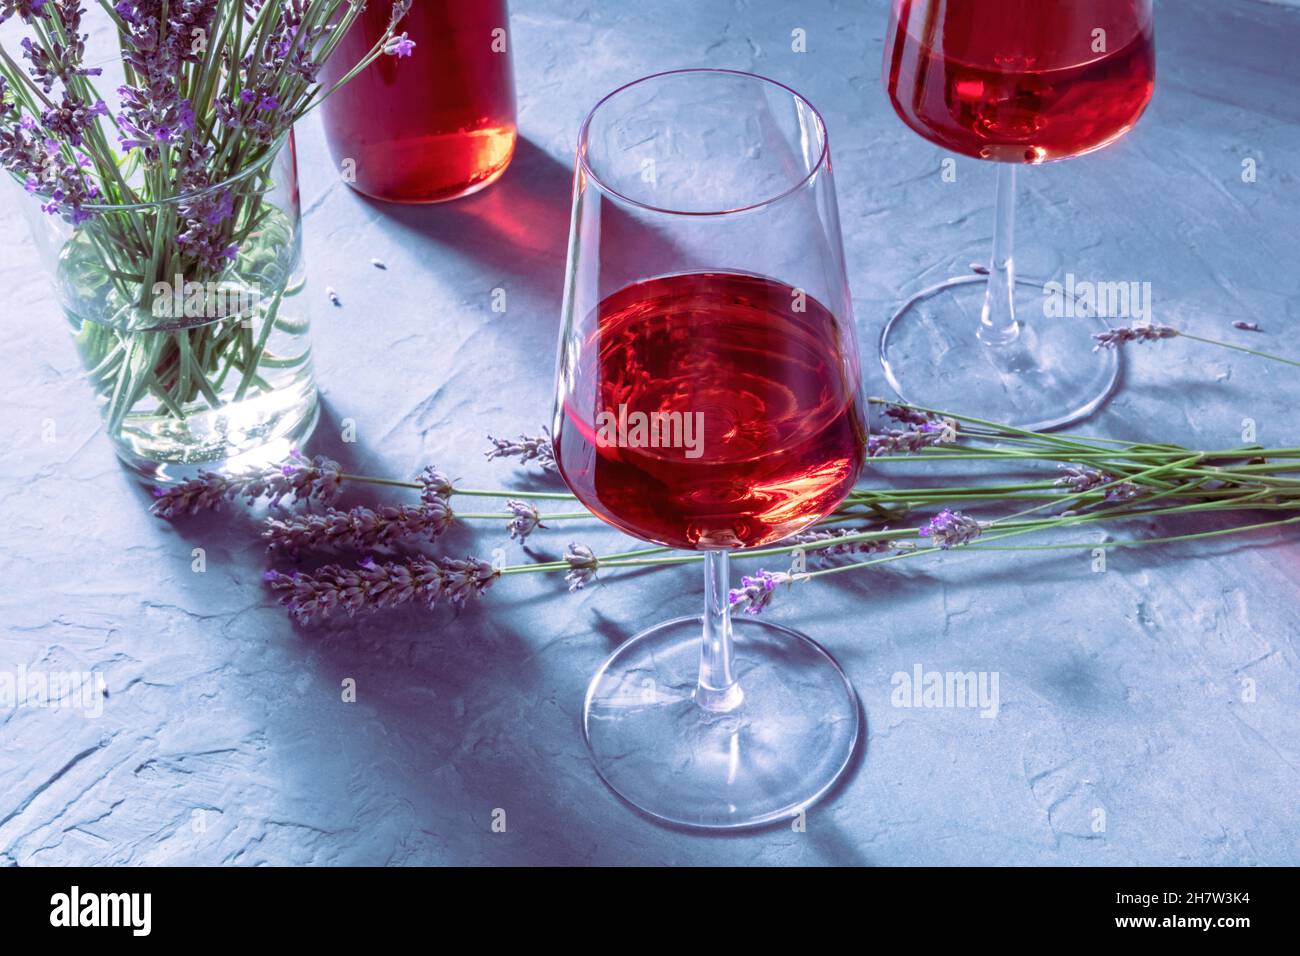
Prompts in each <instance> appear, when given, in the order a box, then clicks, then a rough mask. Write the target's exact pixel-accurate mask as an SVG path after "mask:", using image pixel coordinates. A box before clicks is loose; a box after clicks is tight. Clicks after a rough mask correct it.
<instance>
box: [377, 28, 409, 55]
mask: <svg viewBox="0 0 1300 956" xmlns="http://www.w3.org/2000/svg"><path fill="white" fill-rule="evenodd" d="M414 49H415V41H414V40H412V39H411V38H410V37H408V36H407V35H406V34H405V33H402V34H399V35H398V36H393V37H389V38H388V42H387V43H385V44H384V52H385V53H387V54H388V55H389V56H395V57H399V58H400V57H408V56H410V55H411V51H413V50H414Z"/></svg>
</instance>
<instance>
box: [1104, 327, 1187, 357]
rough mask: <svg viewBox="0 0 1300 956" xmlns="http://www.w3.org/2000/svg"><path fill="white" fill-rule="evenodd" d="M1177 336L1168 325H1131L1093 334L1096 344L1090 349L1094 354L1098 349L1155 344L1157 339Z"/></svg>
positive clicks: (1173, 329) (1175, 330)
mask: <svg viewBox="0 0 1300 956" xmlns="http://www.w3.org/2000/svg"><path fill="white" fill-rule="evenodd" d="M1177 334H1178V330H1177V329H1175V328H1174V327H1173V326H1170V325H1152V324H1150V323H1146V324H1142V325H1131V326H1129V327H1127V328H1123V329H1111V328H1108V329H1106V331H1105V332H1094V333H1093V335H1092V337H1093V338H1094V339H1095V340H1096V341H1097V344H1096V345H1094V346H1093V347H1092V350H1093V351H1094V352H1096V351H1097V350H1099V349H1103V348H1107V349H1113V348H1118V347H1119V346H1121V345H1123V344H1124V343H1125V342H1155V341H1157V340H1158V339H1172V338H1173V337H1174V336H1176V335H1177Z"/></svg>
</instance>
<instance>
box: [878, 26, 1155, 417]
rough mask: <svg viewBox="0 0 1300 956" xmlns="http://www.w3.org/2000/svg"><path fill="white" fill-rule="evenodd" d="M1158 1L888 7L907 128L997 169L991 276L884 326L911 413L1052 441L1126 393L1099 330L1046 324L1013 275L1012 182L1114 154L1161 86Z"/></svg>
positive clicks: (1080, 318) (935, 289)
mask: <svg viewBox="0 0 1300 956" xmlns="http://www.w3.org/2000/svg"><path fill="white" fill-rule="evenodd" d="M1154 77H1155V47H1154V39H1153V18H1152V9H1151V2H1150V0H964V2H960V3H957V2H949V0H894V2H893V4H892V8H891V16H890V23H889V29H888V33H887V36H886V41H885V58H884V65H883V83H884V87H885V90H886V92H887V94H888V96H889V100H890V103H891V104H892V105H893V107H894V111H895V112H896V113H897V114H898V116H899V117H900V118H901V119H902V120H903V122H904V123H906V124H907V125H908V126H909V127H910V128H911V129H913V130H914V131H916V132H917V133H919V134H920V135H921V136H923V137H925V138H926V139H927V140H929V141H930V142H933V143H935V144H937V145H939V146H942V147H944V148H946V149H950V150H953V151H954V152H957V153H959V154H962V155H965V156H971V157H974V158H977V159H983V160H989V161H993V162H995V163H996V167H997V182H998V187H997V198H996V203H995V217H994V231H993V250H992V254H991V256H990V259H989V264H988V266H987V267H986V268H983V267H982V268H980V269H979V270H978V272H977V273H976V274H973V275H965V276H958V277H954V278H952V279H949V280H947V281H945V282H941V283H939V284H938V285H934V286H930V287H928V288H925V289H923V290H922V291H920V292H918V293H917V294H916V295H914V296H912V297H911V298H910V299H908V300H907V301H906V302H905V303H904V304H903V305H902V306H901V307H900V308H899V310H898V311H897V312H895V313H894V315H893V316H892V317H891V318H890V319H889V320H888V321H887V323H886V324H885V328H884V330H883V332H882V335H881V340H880V360H881V365H882V367H883V369H884V373H885V379H886V381H887V382H889V384H890V386H891V387H892V388H893V389H894V391H895V392H897V393H898V395H899V396H900V397H902V398H903V399H904V400H905V401H909V402H912V403H914V404H919V405H923V406H926V407H930V408H944V409H954V410H960V411H963V412H965V413H967V414H970V415H973V416H976V417H980V418H985V419H992V420H997V421H1001V422H1004V423H1007V424H1010V425H1014V426H1017V427H1020V428H1026V429H1033V430H1050V429H1054V428H1060V427H1063V426H1065V425H1067V424H1070V423H1072V422H1076V421H1078V420H1080V419H1082V418H1085V417H1087V416H1088V415H1091V414H1092V413H1093V412H1095V411H1096V410H1097V409H1098V408H1100V407H1101V406H1102V405H1103V404H1104V403H1105V402H1106V401H1107V399H1108V398H1109V397H1110V395H1111V393H1112V392H1113V390H1114V388H1115V387H1116V385H1117V383H1118V381H1119V367H1120V355H1119V353H1118V351H1116V350H1109V349H1106V350H1101V351H1097V350H1096V349H1095V348H1094V346H1095V342H1094V341H1093V339H1092V335H1093V333H1095V332H1098V331H1101V330H1102V329H1104V328H1105V327H1106V321H1105V318H1106V317H1104V316H1099V315H1097V314H1096V313H1095V312H1094V311H1092V310H1091V309H1090V308H1089V307H1088V306H1087V304H1086V303H1082V302H1080V303H1077V308H1072V309H1070V310H1069V313H1070V314H1071V315H1072V316H1073V318H1071V319H1064V318H1060V317H1059V316H1058V317H1054V316H1051V315H1050V314H1049V310H1048V309H1047V308H1046V306H1045V296H1044V284H1043V283H1042V282H1038V281H1034V280H1030V279H1027V278H1025V277H1023V276H1019V275H1017V271H1016V266H1015V258H1014V254H1013V247H1014V221H1015V217H1014V211H1015V183H1016V169H1017V167H1018V166H1021V165H1039V164H1042V163H1048V162H1053V161H1056V160H1060V159H1067V158H1071V157H1074V156H1080V155H1083V154H1085V153H1089V152H1093V151H1095V150H1098V149H1101V148H1102V147H1104V146H1107V145H1109V144H1110V143H1113V142H1114V141H1115V140H1117V139H1119V138H1120V137H1121V136H1123V135H1124V134H1125V133H1127V132H1128V130H1129V129H1131V128H1132V126H1133V125H1134V124H1135V123H1136V122H1137V120H1138V118H1139V117H1140V116H1141V114H1142V112H1143V111H1144V110H1145V109H1146V106H1147V103H1148V102H1149V100H1150V98H1151V94H1152V90H1153V87H1154Z"/></svg>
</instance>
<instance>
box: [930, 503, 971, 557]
mask: <svg viewBox="0 0 1300 956" xmlns="http://www.w3.org/2000/svg"><path fill="white" fill-rule="evenodd" d="M983 530H984V529H983V526H982V525H981V524H980V523H979V522H978V521H976V520H975V519H974V518H970V517H967V516H966V515H964V514H962V513H961V512H960V511H953V510H951V509H950V508H944V509H943V510H942V511H940V512H939V513H938V514H937V515H935V516H934V517H933V518H931V519H930V523H929V524H927V525H926V526H925V527H924V528H921V529H920V530H919V531H918V532H917V534H919V535H920V536H921V537H923V538H929V539H931V540H932V541H933V542H934V543H935V545H936V546H937V547H939V548H941V549H943V550H944V551H947V550H949V549H950V548H957V547H960V546H961V545H963V544H969V543H970V542H971V541H973V540H974V539H976V538H978V537H979V536H980V533H981V532H982V531H983Z"/></svg>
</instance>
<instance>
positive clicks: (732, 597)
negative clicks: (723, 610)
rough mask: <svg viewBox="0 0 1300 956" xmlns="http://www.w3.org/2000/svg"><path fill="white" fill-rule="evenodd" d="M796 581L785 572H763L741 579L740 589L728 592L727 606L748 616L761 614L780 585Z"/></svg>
mask: <svg viewBox="0 0 1300 956" xmlns="http://www.w3.org/2000/svg"><path fill="white" fill-rule="evenodd" d="M793 581H794V578H792V577H791V576H790V575H788V574H786V573H785V572H784V571H763V570H760V571H759V572H758V574H756V575H754V576H753V577H750V576H748V575H744V576H742V577H741V579H740V587H739V588H732V589H731V590H730V591H728V592H727V604H728V605H729V606H730V607H731V609H732V610H737V609H739V610H741V611H743V612H744V613H746V614H761V613H763V609H764V608H765V607H767V606H768V605H769V604H771V603H772V597H773V595H774V593H775V592H776V586H777V585H778V584H790V583H792V582H793Z"/></svg>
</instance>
